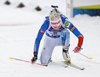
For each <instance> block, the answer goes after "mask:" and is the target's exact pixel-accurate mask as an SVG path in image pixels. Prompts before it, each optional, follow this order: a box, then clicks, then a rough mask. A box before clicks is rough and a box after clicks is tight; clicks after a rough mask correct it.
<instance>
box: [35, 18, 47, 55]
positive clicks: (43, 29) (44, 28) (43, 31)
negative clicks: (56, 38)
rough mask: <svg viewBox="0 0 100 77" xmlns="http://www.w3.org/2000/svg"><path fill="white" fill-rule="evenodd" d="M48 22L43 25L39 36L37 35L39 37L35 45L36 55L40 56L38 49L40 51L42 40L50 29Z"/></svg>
mask: <svg viewBox="0 0 100 77" xmlns="http://www.w3.org/2000/svg"><path fill="white" fill-rule="evenodd" d="M48 26H49V25H48V21H47V20H46V21H45V22H44V23H43V25H42V26H41V28H40V30H39V32H38V34H37V37H36V39H35V44H34V53H33V54H34V55H38V49H39V45H40V42H41V39H42V37H43V35H44V33H45V31H46V30H47V29H48Z"/></svg>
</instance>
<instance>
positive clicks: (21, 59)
mask: <svg viewBox="0 0 100 77" xmlns="http://www.w3.org/2000/svg"><path fill="white" fill-rule="evenodd" d="M9 59H14V60H17V61H22V62H27V63H31V62H30V61H27V60H22V59H17V58H12V57H9ZM32 64H37V65H41V66H48V65H45V64H41V63H32Z"/></svg>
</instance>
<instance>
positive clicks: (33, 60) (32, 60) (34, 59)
mask: <svg viewBox="0 0 100 77" xmlns="http://www.w3.org/2000/svg"><path fill="white" fill-rule="evenodd" d="M36 60H37V55H34V57H33V58H32V59H31V62H32V63H34V62H35V61H36Z"/></svg>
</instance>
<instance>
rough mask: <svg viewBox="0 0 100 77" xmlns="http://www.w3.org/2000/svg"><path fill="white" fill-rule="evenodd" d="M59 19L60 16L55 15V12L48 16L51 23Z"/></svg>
mask: <svg viewBox="0 0 100 77" xmlns="http://www.w3.org/2000/svg"><path fill="white" fill-rule="evenodd" d="M59 18H60V14H59V13H57V12H51V14H50V16H49V19H50V20H51V21H56V20H58V19H59Z"/></svg>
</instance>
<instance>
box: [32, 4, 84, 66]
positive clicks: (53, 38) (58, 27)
mask: <svg viewBox="0 0 100 77" xmlns="http://www.w3.org/2000/svg"><path fill="white" fill-rule="evenodd" d="M52 7H54V9H53V10H52V11H51V12H50V15H49V16H47V17H46V20H45V21H44V23H43V25H42V26H41V28H40V30H39V32H38V35H37V38H36V40H35V44H34V52H33V55H34V56H33V57H32V59H31V62H32V63H34V62H35V61H36V60H37V58H38V49H39V44H40V42H41V39H42V37H43V35H44V34H45V40H44V46H43V49H42V52H41V57H40V62H41V64H44V65H48V64H49V62H50V60H51V56H52V52H53V49H54V48H55V46H57V45H61V46H62V55H63V58H64V60H65V61H66V62H67V61H71V58H70V55H69V52H68V50H69V46H70V32H69V30H70V31H71V32H72V33H73V34H74V35H75V36H76V37H77V38H78V44H77V46H76V47H75V48H74V52H75V53H78V52H79V51H80V50H81V46H82V43H83V35H82V34H81V33H80V32H79V30H78V29H77V28H76V27H75V26H74V25H73V24H72V23H71V22H70V21H69V20H68V18H67V17H66V16H64V15H62V14H61V13H60V12H59V11H58V10H57V9H56V8H57V7H56V6H52ZM68 29H69V30H68Z"/></svg>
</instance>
